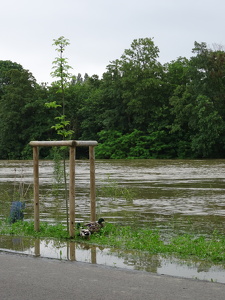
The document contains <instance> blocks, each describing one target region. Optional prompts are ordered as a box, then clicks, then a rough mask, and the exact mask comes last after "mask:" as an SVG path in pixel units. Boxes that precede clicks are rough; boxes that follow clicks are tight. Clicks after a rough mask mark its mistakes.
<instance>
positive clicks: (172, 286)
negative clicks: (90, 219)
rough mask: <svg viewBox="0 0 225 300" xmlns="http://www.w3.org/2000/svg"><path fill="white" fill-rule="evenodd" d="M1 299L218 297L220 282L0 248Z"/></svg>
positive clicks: (224, 292)
mask: <svg viewBox="0 0 225 300" xmlns="http://www.w3.org/2000/svg"><path fill="white" fill-rule="evenodd" d="M0 299H1V300H73V299H76V300H80V299H81V300H88V299H91V300H114V299H118V300H125V299H126V300H128V299H129V300H132V299H135V300H139V299H142V300H145V299H150V300H151V299H154V300H164V299H165V300H181V299H191V300H224V299H225V285H224V284H220V283H213V282H206V281H199V280H191V279H182V278H176V277H170V276H162V275H156V274H152V273H147V272H141V271H130V270H125V269H117V268H112V267H104V266H99V265H94V264H88V263H80V262H71V261H60V260H54V259H46V258H41V257H39V258H35V257H31V256H24V255H17V254H7V253H4V252H0Z"/></svg>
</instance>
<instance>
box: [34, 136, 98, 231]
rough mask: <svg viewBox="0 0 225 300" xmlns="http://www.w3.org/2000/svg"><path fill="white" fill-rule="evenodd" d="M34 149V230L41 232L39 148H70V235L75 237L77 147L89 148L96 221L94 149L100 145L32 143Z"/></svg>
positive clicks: (92, 200) (92, 199) (94, 217)
mask: <svg viewBox="0 0 225 300" xmlns="http://www.w3.org/2000/svg"><path fill="white" fill-rule="evenodd" d="M29 144H30V145H31V146H32V147H33V160H34V229H35V230H36V231H39V230H40V220H39V169H38V147H39V146H40V147H43V146H45V147H46V146H47V147H48V146H49V147H53V146H56V147H57V146H67V147H70V187H69V206H70V208H69V218H70V224H69V233H70V236H71V237H74V231H75V230H74V226H75V155H76V147H88V146H89V159H90V199H91V221H96V202H95V154H94V147H95V146H97V145H98V143H97V142H96V141H75V140H68V141H64V140H63V141H31V142H30V143H29Z"/></svg>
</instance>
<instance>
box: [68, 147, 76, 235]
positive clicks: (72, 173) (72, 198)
mask: <svg viewBox="0 0 225 300" xmlns="http://www.w3.org/2000/svg"><path fill="white" fill-rule="evenodd" d="M75 155H76V147H75V146H72V147H70V188H69V203H70V208H69V211H70V213H69V215H70V224H69V231H70V237H74V226H75Z"/></svg>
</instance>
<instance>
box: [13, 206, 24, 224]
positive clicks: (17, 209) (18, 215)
mask: <svg viewBox="0 0 225 300" xmlns="http://www.w3.org/2000/svg"><path fill="white" fill-rule="evenodd" d="M24 209H25V203H23V202H20V201H14V202H12V205H11V208H10V215H9V222H10V223H15V222H16V221H19V220H23V218H24V214H23V211H24Z"/></svg>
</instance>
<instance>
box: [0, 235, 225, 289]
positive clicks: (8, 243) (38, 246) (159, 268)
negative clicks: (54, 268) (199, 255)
mask: <svg viewBox="0 0 225 300" xmlns="http://www.w3.org/2000/svg"><path fill="white" fill-rule="evenodd" d="M0 251H3V252H6V253H7V252H8V253H15V254H16V253H17V254H24V255H30V256H34V257H42V258H51V259H58V260H63V261H77V262H84V263H90V264H96V265H99V266H108V267H114V268H123V269H127V270H139V271H145V272H150V273H155V274H159V275H162V274H164V275H165V274H167V275H171V276H176V277H185V278H191V279H198V280H207V281H213V282H220V283H225V266H224V265H213V264H211V263H207V262H205V261H194V260H191V259H190V260H179V259H177V258H174V257H171V256H170V257H162V256H160V255H152V254H149V253H146V252H140V251H127V250H120V249H114V248H106V247H101V246H93V245H88V244H86V243H75V242H70V241H59V240H54V239H34V238H28V237H15V236H14V237H12V236H0Z"/></svg>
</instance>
